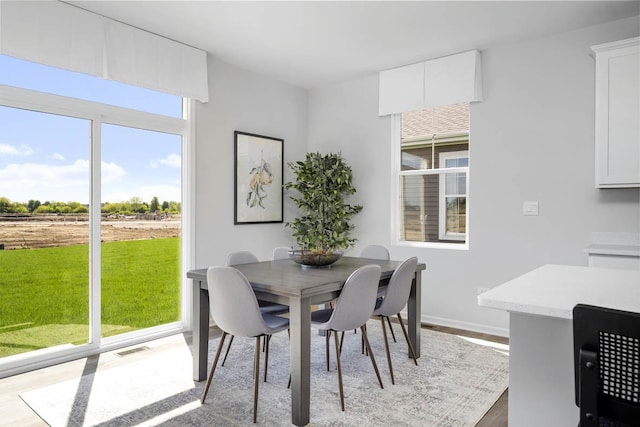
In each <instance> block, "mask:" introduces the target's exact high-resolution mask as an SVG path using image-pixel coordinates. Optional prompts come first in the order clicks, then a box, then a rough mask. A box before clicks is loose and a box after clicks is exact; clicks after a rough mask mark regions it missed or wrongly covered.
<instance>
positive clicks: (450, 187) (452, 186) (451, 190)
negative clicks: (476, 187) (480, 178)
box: [445, 172, 467, 195]
mask: <svg viewBox="0 0 640 427" xmlns="http://www.w3.org/2000/svg"><path fill="white" fill-rule="evenodd" d="M445 182H446V187H445V194H446V195H458V194H466V193H467V188H466V187H467V174H466V173H464V172H459V173H448V174H446V180H445Z"/></svg>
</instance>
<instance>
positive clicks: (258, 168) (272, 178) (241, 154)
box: [233, 131, 284, 224]
mask: <svg viewBox="0 0 640 427" xmlns="http://www.w3.org/2000/svg"><path fill="white" fill-rule="evenodd" d="M234 143H235V162H234V165H235V168H234V170H235V178H234V184H235V191H234V219H233V223H234V224H263V223H271V222H283V219H282V209H283V188H282V184H283V183H282V176H283V168H284V162H283V146H284V140H282V139H279V138H272V137H269V136H263V135H255V134H252V133H246V132H240V131H235V132H234Z"/></svg>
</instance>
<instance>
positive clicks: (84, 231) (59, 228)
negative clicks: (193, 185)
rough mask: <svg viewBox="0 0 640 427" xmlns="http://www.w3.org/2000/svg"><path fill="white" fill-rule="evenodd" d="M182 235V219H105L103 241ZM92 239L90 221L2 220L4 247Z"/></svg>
mask: <svg viewBox="0 0 640 427" xmlns="http://www.w3.org/2000/svg"><path fill="white" fill-rule="evenodd" d="M178 236H180V219H179V218H178V219H176V218H173V219H170V220H163V221H143V220H123V221H103V222H102V231H101V239H102V241H103V242H113V241H120V240H142V239H160V238H164V237H178ZM88 242H89V223H88V222H87V221H77V222H76V221H73V220H67V221H0V245H3V244H4V249H5V250H9V249H34V248H47V247H55V246H67V245H77V244H81V243H88Z"/></svg>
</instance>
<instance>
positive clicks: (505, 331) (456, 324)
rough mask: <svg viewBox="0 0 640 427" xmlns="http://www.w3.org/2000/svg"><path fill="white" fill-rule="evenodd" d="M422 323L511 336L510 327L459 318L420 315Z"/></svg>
mask: <svg viewBox="0 0 640 427" xmlns="http://www.w3.org/2000/svg"><path fill="white" fill-rule="evenodd" d="M420 321H421V322H422V323H428V324H431V325H438V326H446V327H448V328H456V329H464V330H465V331H472V332H479V333H482V334H489V335H496V336H499V337H509V328H496V327H495V326H489V325H482V324H478V323H469V322H461V321H459V320H453V319H446V318H443V317H434V316H425V315H422V316H421V317H420Z"/></svg>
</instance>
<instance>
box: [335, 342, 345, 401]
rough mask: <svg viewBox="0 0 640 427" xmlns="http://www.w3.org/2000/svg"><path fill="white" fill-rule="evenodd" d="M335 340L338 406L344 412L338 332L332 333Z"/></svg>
mask: <svg viewBox="0 0 640 427" xmlns="http://www.w3.org/2000/svg"><path fill="white" fill-rule="evenodd" d="M334 336H335V342H336V363H337V365H338V388H339V390H340V406H341V407H342V412H344V389H343V387H342V366H341V364H340V343H339V342H338V333H337V332H336V333H335V334H334Z"/></svg>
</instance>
